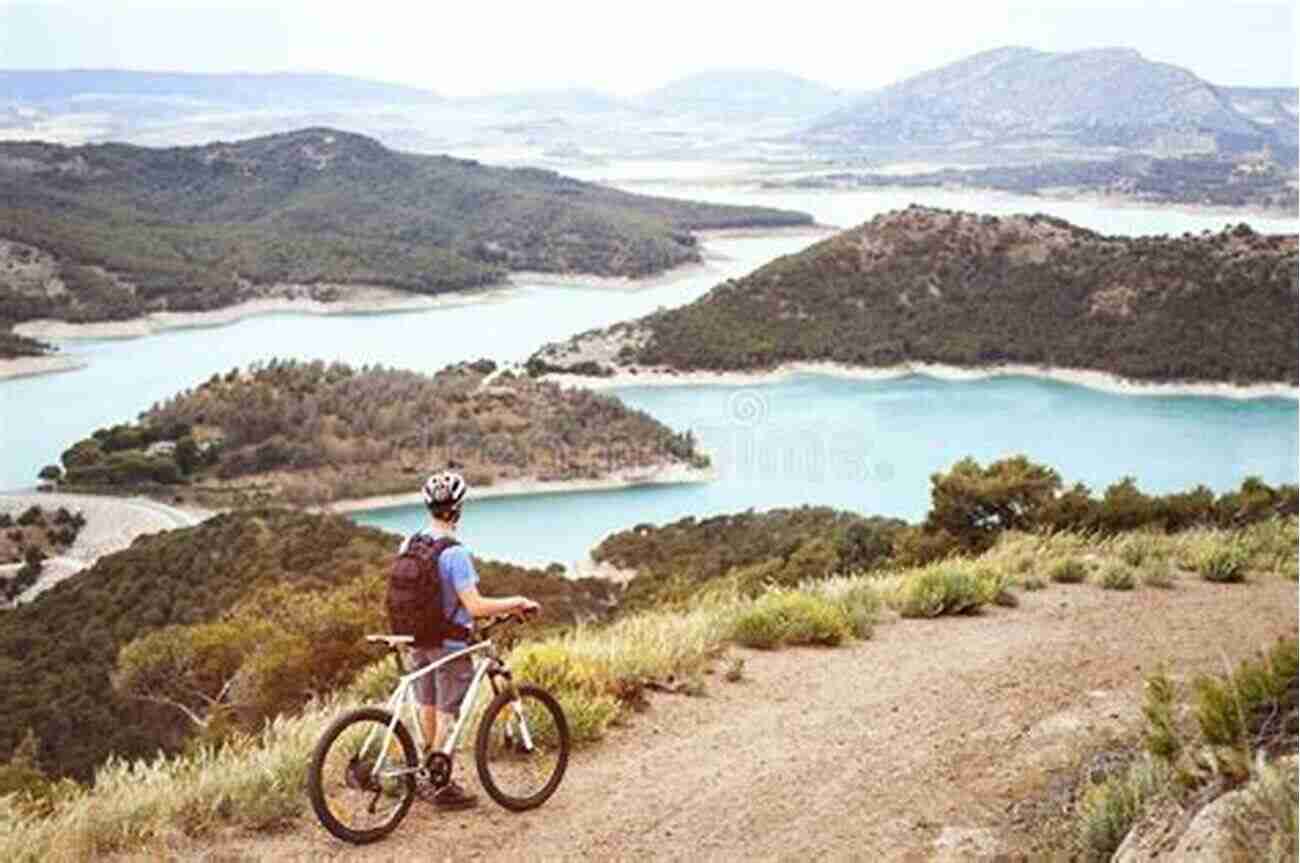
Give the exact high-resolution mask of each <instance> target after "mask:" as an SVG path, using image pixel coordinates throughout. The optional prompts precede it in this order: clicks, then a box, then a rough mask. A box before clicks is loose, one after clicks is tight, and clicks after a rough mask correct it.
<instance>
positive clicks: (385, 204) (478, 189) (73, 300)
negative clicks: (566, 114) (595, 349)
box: [0, 128, 812, 324]
mask: <svg viewBox="0 0 1300 863" xmlns="http://www.w3.org/2000/svg"><path fill="white" fill-rule="evenodd" d="M811 222H812V218H811V217H810V216H808V215H806V214H804V213H796V212H792V211H788V210H776V209H770V208H762V207H734V206H724V205H718V204H704V203H693V202H689V201H679V200H672V199H667V198H654V197H647V196H643V195H634V194H629V193H626V192H620V191H617V190H615V189H611V188H608V187H604V186H598V185H595V184H592V183H584V182H580V181H578V180H573V179H569V178H567V177H563V176H560V175H559V174H557V173H555V172H553V171H547V170H539V169H534V168H519V169H507V168H492V167H488V166H485V165H482V164H479V163H478V162H475V161H472V160H465V159H455V158H450V157H446V156H428V155H415V154H409V153H401V152H396V151H393V150H390V149H388V148H386V147H384V146H383V145H382V144H380V143H379V142H378V141H375V140H373V139H371V138H367V137H364V136H361V135H356V134H351V133H347V132H341V131H336V130H333V129H326V128H312V129H304V130H300V131H296V132H289V133H285V134H278V135H269V136H266V137H261V138H253V139H249V140H245V141H237V142H233V143H228V142H216V143H211V144H207V145H204V146H197V147H169V148H148V147H137V146H130V145H126V144H94V145H87V146H80V147H65V146H60V145H57V144H50V143H43V142H39V141H25V142H13V141H11V142H0V238H3V240H0V310H2V311H0V315H2V316H3V318H4V320H3V321H0V323H9V324H13V323H15V322H20V321H24V320H29V319H33V318H60V319H64V320H69V321H100V320H120V319H125V318H131V317H137V316H139V315H142V314H146V313H148V312H153V311H201V310H207V309H215V308H220V307H223V306H229V305H232V304H234V303H237V302H240V301H242V300H245V299H251V298H256V297H262V296H268V295H276V291H280V292H281V293H283V292H284V291H286V290H289V289H295V290H301V288H302V287H303V286H307V287H309V288H312V289H313V290H312V295H313V296H316V298H318V299H330V298H331V297H333V296H335V295H337V293H338V290H339V286H349V285H367V286H380V287H387V288H393V289H398V290H402V291H411V292H415V293H421V294H436V293H442V292H446V291H454V290H463V289H472V288H477V287H481V286H484V285H488V284H492V283H494V282H500V281H502V280H503V279H504V277H505V276H506V274H508V273H509V272H510V271H513V270H540V271H545V272H561V273H562V272H581V273H592V274H597V275H605V276H642V275H647V274H651V273H655V272H658V271H661V270H664V269H667V268H669V267H673V266H675V265H678V264H683V263H687V262H692V261H696V260H698V259H699V255H700V253H699V250H698V249H697V248H696V243H695V239H694V237H693V236H692V235H691V231H693V230H697V229H707V228H737V227H773V226H787V225H800V224H810V223H811Z"/></svg>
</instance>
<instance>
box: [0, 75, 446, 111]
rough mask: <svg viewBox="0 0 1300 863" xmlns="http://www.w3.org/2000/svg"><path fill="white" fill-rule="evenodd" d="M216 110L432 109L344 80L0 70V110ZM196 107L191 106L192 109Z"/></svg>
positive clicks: (426, 94) (414, 93)
mask: <svg viewBox="0 0 1300 863" xmlns="http://www.w3.org/2000/svg"><path fill="white" fill-rule="evenodd" d="M128 99H129V100H140V101H147V100H153V101H163V102H180V103H191V104H194V103H198V104H210V105H222V106H236V105H243V106H250V107H252V106H268V107H303V106H305V105H348V104H374V103H380V104H382V103H399V102H400V103H405V104H412V103H415V104H437V103H440V102H443V101H444V99H443V97H441V96H439V95H438V94H437V93H434V92H432V91H430V90H422V89H419V88H416V87H406V86H403V85H400V84H385V83H381V82H378V81H368V80H365V79H362V78H350V77H347V76H345V75H326V74H299V73H273V74H266V75H245V74H233V75H230V74H225V75H200V74H188V73H183V72H134V71H127V70H122V69H76V70H0V105H3V104H4V103H6V102H8V103H10V104H25V105H36V106H46V107H51V106H62V107H67V106H69V105H71V104H81V105H84V106H93V105H95V104H97V103H99V104H103V103H111V102H114V101H121V100H128ZM196 107H197V105H196Z"/></svg>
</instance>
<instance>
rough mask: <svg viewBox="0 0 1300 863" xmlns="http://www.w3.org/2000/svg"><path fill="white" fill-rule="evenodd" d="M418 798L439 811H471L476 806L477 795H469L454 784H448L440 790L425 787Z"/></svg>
mask: <svg viewBox="0 0 1300 863" xmlns="http://www.w3.org/2000/svg"><path fill="white" fill-rule="evenodd" d="M421 791H422V792H424V793H421V794H420V798H421V799H422V800H427V801H428V802H430V803H432V804H433V805H434V806H436V807H438V808H439V809H448V810H451V809H472V808H473V807H475V806H477V805H478V795H477V794H470V793H469V792H468V791H466V790H465V789H464V788H461V787H460V786H459V785H457V784H456V783H455V782H449V783H447V784H446V785H444V786H442V787H441V788H438V789H434V788H432V787H431V786H425V788H423V789H421Z"/></svg>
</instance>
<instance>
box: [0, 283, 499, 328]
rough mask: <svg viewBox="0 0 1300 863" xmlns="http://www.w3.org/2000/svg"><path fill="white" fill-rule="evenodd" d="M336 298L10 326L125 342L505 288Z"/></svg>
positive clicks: (363, 290) (355, 291)
mask: <svg viewBox="0 0 1300 863" xmlns="http://www.w3.org/2000/svg"><path fill="white" fill-rule="evenodd" d="M345 287H346V293H345V294H344V296H343V298H342V299H339V300H332V301H329V302H325V301H322V300H313V299H308V298H290V297H265V298H262V299H255V300H246V301H244V302H242V303H237V304H235V305H233V306H227V307H225V308H222V309H212V310H210V311H206V312H154V313H152V314H149V315H145V316H144V317H142V318H131V319H130V320H125V321H98V322H95V323H69V322H68V321H58V320H51V319H44V318H43V319H40V320H33V321H24V322H23V323H21V324H17V325H15V326H14V328H13V330H14V332H15V333H17V334H18V335H20V336H27V337H29V338H34V339H43V340H49V339H129V338H138V337H140V336H148V335H153V334H155V333H159V332H163V331H164V330H181V329H193V328H199V327H218V326H223V325H225V324H233V323H236V322H238V321H242V320H244V319H246V318H252V317H257V316H259V315H273V314H285V313H290V314H308V315H350V314H360V313H367V312H408V311H421V310H424V309H435V308H445V307H449V306H463V305H468V304H470V303H485V302H493V301H500V300H503V299H505V298H506V297H508V296H509V295H510V294H511V293H513V290H512V289H511V288H495V289H491V290H483V291H458V292H453V293H447V294H438V295H436V296H429V295H426V294H412V293H408V292H405V291H396V290H391V289H388V288H373V287H357V286H345Z"/></svg>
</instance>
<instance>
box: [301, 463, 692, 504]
mask: <svg viewBox="0 0 1300 863" xmlns="http://www.w3.org/2000/svg"><path fill="white" fill-rule="evenodd" d="M715 478H716V477H715V473H714V471H713V470H712V469H711V468H706V469H700V468H693V467H690V466H689V465H684V464H663V465H656V466H652V467H646V468H625V469H623V470H617V471H614V472H613V473H612V474H610V475H609V476H606V477H601V478H600V479H573V480H539V479H515V480H506V481H504V482H498V483H494V484H493V485H489V486H481V487H472V488H471V489H470V492H469V502H470V503H471V504H472V503H473V502H474V501H476V500H489V499H491V498H499V497H527V496H531V495H539V494H570V493H576V492H591V491H615V490H618V489H625V488H636V487H638V486H647V485H684V484H689V483H703V482H712V481H713V480H714V479H715ZM423 505H424V501H423V499H422V498H421V497H420V493H419V492H418V491H411V492H403V493H400V494H381V495H373V496H371V497H360V498H348V499H345V500H337V501H333V502H331V503H326V504H320V505H319V506H315V507H308V508H307V509H308V511H309V512H326V513H334V514H338V515H349V514H352V513H358V512H366V511H370V510H378V509H393V508H396V507H402V506H423Z"/></svg>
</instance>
